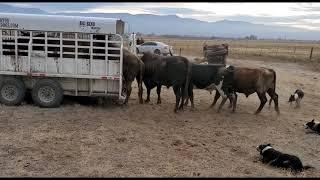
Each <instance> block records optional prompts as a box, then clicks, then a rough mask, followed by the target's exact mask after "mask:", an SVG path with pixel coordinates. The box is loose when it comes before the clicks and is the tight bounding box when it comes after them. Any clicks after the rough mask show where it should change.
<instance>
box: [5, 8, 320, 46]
mask: <svg viewBox="0 0 320 180" xmlns="http://www.w3.org/2000/svg"><path fill="white" fill-rule="evenodd" d="M0 12H3V13H26V14H52V13H48V12H46V11H43V10H41V9H38V8H22V7H16V6H11V5H8V4H0ZM57 15H67V16H91V17H106V18H118V19H122V20H123V21H125V22H127V23H128V24H129V30H130V31H131V32H140V33H142V34H157V35H188V36H203V37H211V36H216V37H229V38H240V37H245V36H249V35H255V36H257V37H258V38H259V39H260V38H263V39H277V38H282V39H283V38H285V39H296V40H320V31H311V30H305V29H300V28H292V27H283V26H271V25H263V24H254V23H250V22H244V21H231V20H222V21H216V22H206V21H200V20H195V19H190V18H180V17H178V16H176V15H165V16H160V15H152V14H137V15H133V14H129V13H107V12H106V13H57Z"/></svg>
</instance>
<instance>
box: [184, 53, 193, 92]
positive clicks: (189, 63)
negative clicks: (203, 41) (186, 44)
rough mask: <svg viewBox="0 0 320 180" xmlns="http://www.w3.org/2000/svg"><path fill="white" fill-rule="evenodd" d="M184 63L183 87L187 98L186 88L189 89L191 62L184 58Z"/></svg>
mask: <svg viewBox="0 0 320 180" xmlns="http://www.w3.org/2000/svg"><path fill="white" fill-rule="evenodd" d="M186 64H187V75H186V82H185V85H184V86H185V88H184V96H185V97H186V98H187V97H189V94H188V89H189V83H191V82H190V80H191V70H192V63H191V62H190V61H189V60H187V59H186Z"/></svg>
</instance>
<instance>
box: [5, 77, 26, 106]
mask: <svg viewBox="0 0 320 180" xmlns="http://www.w3.org/2000/svg"><path fill="white" fill-rule="evenodd" d="M25 93H26V87H25V85H24V83H23V81H22V80H20V79H18V78H15V77H3V78H1V80H0V102H1V103H3V104H5V105H7V106H15V105H20V104H21V103H22V101H23V100H24V97H25Z"/></svg>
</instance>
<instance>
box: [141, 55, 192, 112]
mask: <svg viewBox="0 0 320 180" xmlns="http://www.w3.org/2000/svg"><path fill="white" fill-rule="evenodd" d="M141 60H142V61H143V63H144V65H145V72H144V76H143V82H144V84H145V86H146V88H147V100H146V101H147V102H148V101H149V100H150V91H151V89H152V88H154V87H155V86H157V92H158V102H159V101H160V100H159V99H160V91H161V85H164V86H167V88H169V87H170V86H172V87H173V91H174V94H175V96H176V105H175V109H174V111H175V112H177V110H178V106H179V103H180V99H181V98H182V101H181V104H180V107H179V109H183V102H184V98H185V97H186V96H187V94H188V91H187V90H188V86H189V82H190V79H191V63H190V62H189V61H188V59H186V58H185V57H181V56H160V55H156V54H152V53H149V52H147V53H144V54H143V56H142V57H141Z"/></svg>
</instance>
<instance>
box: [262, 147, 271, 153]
mask: <svg viewBox="0 0 320 180" xmlns="http://www.w3.org/2000/svg"><path fill="white" fill-rule="evenodd" d="M268 149H273V147H271V146H267V147H265V148H263V149H262V151H261V153H264V152H265V151H266V150H268Z"/></svg>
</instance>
